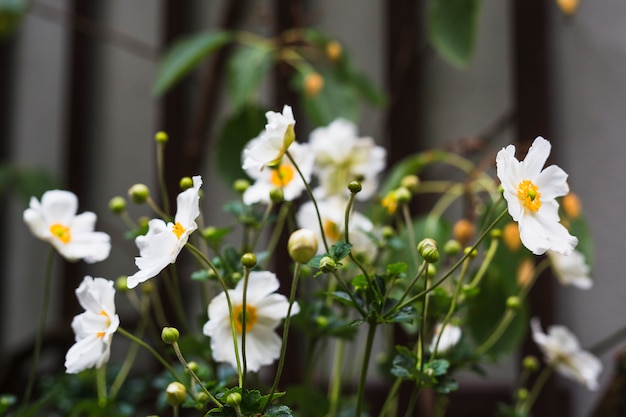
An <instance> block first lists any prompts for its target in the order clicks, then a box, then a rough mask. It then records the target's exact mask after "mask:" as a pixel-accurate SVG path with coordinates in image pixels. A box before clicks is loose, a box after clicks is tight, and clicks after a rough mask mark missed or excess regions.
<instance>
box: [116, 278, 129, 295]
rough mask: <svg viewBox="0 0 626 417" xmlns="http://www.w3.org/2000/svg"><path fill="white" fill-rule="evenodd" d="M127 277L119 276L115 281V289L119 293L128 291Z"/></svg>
mask: <svg viewBox="0 0 626 417" xmlns="http://www.w3.org/2000/svg"><path fill="white" fill-rule="evenodd" d="M127 281H128V277H127V276H121V277H118V278H117V279H116V280H115V289H116V290H117V291H119V292H124V291H128V283H127Z"/></svg>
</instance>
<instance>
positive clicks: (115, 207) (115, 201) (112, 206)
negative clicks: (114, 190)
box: [109, 196, 126, 214]
mask: <svg viewBox="0 0 626 417" xmlns="http://www.w3.org/2000/svg"><path fill="white" fill-rule="evenodd" d="M109 210H111V213H114V214H121V213H123V212H124V211H126V200H125V199H124V197H120V196H117V197H113V198H112V199H111V200H109Z"/></svg>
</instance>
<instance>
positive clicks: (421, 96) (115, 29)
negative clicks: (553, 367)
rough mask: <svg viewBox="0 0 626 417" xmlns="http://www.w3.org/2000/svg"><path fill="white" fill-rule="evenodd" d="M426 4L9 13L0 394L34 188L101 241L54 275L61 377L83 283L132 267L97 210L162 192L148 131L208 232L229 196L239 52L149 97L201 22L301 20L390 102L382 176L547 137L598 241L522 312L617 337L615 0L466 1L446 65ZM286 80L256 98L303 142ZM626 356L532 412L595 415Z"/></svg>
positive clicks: (456, 411)
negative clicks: (427, 159)
mask: <svg viewBox="0 0 626 417" xmlns="http://www.w3.org/2000/svg"><path fill="white" fill-rule="evenodd" d="M11 3H19V2H15V1H8V2H7V1H3V2H0V4H1V5H2V7H3V8H4V7H13V6H11ZM427 3H428V2H425V1H424V2H422V1H410V0H394V1H382V0H341V1H334V0H321V1H307V0H274V1H271V0H247V1H244V0H228V1H218V0H211V1H201V0H186V1H175V0H169V1H167V0H160V1H156V0H133V1H123V0H107V1H101V0H89V1H88V0H82V1H81V0H75V1H69V0H37V1H30V2H29V3H28V7H27V9H26V10H25V11H24V14H23V15H22V17H21V19H16V20H15V21H13V20H11V19H10V18H9V17H7V16H9V15H7V14H6V13H5V14H3V16H4V17H3V19H2V20H0V28H1V29H2V30H3V33H5V35H4V37H3V39H1V40H0V138H1V139H0V168H1V169H2V171H0V226H1V230H2V231H3V233H2V234H0V254H1V255H0V259H1V260H2V262H1V263H0V305H1V310H0V334H2V335H3V337H2V338H0V378H1V379H0V384H1V385H0V392H11V391H13V390H16V389H15V388H16V387H15V384H19V383H20V381H23V380H24V378H25V373H26V371H25V370H26V369H27V367H28V366H27V365H28V364H29V363H30V362H29V353H30V351H31V349H32V345H33V340H34V335H35V331H36V326H37V320H38V314H39V311H40V305H41V299H42V291H41V282H42V274H43V270H44V260H45V259H46V254H47V250H48V246H47V245H46V244H44V243H42V242H40V241H38V240H36V239H35V238H33V237H32V236H31V235H30V234H29V233H28V230H27V228H26V227H25V225H24V224H23V222H22V220H21V217H22V212H23V210H24V209H25V208H26V206H27V201H28V197H29V196H30V193H34V192H40V191H42V190H43V189H44V188H42V187H45V185H47V184H49V185H50V186H55V187H60V188H64V189H69V190H71V191H73V192H75V193H76V194H78V196H79V199H80V209H79V211H85V210H89V211H94V212H96V213H98V215H99V217H98V230H104V231H107V232H108V233H110V234H111V236H112V239H113V252H112V255H111V258H110V259H109V260H107V261H106V262H103V263H101V264H95V265H90V266H85V265H84V264H70V265H68V264H64V263H63V262H58V263H57V264H56V268H57V271H56V272H57V274H56V275H55V283H54V297H53V302H52V306H51V308H50V315H49V317H48V327H47V332H46V338H47V339H46V340H47V342H50V345H51V346H53V348H52V349H51V350H50V352H46V355H49V357H50V358H51V359H50V362H49V363H48V366H49V367H50V369H55V367H57V368H58V367H59V365H61V364H62V361H61V362H58V363H57V362H55V359H54V358H58V356H59V355H64V353H65V351H66V349H67V347H68V346H69V345H70V344H71V340H72V334H71V329H70V327H69V323H70V320H71V318H72V316H73V315H74V314H76V313H77V309H78V307H77V305H76V302H75V296H74V289H75V288H76V286H77V284H78V283H79V282H80V280H81V279H82V276H83V275H84V274H90V275H92V276H104V277H107V278H110V279H115V278H116V277H117V276H118V275H122V274H124V273H129V271H133V270H134V263H133V257H134V255H135V249H134V244H133V243H132V241H127V240H124V238H123V225H122V224H120V221H119V219H117V218H116V217H115V216H113V215H112V214H108V212H107V205H108V201H109V199H110V198H111V197H113V196H115V195H125V194H126V191H127V190H128V188H129V187H130V186H131V185H132V184H134V183H137V182H141V183H145V184H148V185H154V184H156V168H155V164H154V154H155V146H154V142H153V137H154V134H155V132H157V131H159V130H165V131H167V132H168V133H169V135H170V142H169V143H168V147H167V155H166V165H167V172H168V179H169V180H168V181H169V184H170V185H171V186H170V189H175V184H177V182H178V179H179V178H180V177H181V176H184V175H195V174H202V175H203V178H204V181H205V186H204V187H203V188H204V192H205V196H206V195H209V196H210V198H205V199H204V205H205V206H204V207H203V210H204V213H205V217H206V218H210V219H212V222H213V223H215V224H219V223H220V219H221V217H220V216H224V214H223V213H222V209H221V205H222V202H224V201H226V200H228V199H229V198H232V192H231V191H230V188H229V186H228V184H226V183H225V182H224V181H222V180H221V179H220V178H218V175H217V173H216V170H215V165H216V164H217V161H216V160H215V154H216V140H215V138H216V136H218V135H219V134H220V129H221V123H222V121H223V120H224V117H226V116H227V115H228V114H229V113H230V112H231V110H232V103H231V101H230V100H229V98H228V97H227V95H226V93H225V89H226V87H225V84H226V78H225V77H226V76H225V73H226V72H227V70H228V68H227V67H226V64H225V63H226V61H227V59H228V54H229V53H232V51H231V50H230V49H229V48H223V49H221V50H220V51H219V52H218V53H215V54H213V55H212V56H211V57H210V58H209V59H207V60H205V61H203V62H202V64H201V65H200V66H199V69H198V71H194V72H192V73H191V74H190V76H188V77H186V78H185V79H184V80H183V81H182V82H181V83H179V84H177V85H176V86H175V87H174V88H172V89H170V90H169V91H168V92H166V93H165V94H162V95H160V96H157V95H155V94H154V90H153V86H154V82H155V78H156V74H157V67H158V64H159V60H160V58H161V57H162V56H163V52H164V51H165V50H166V48H167V46H169V45H171V44H172V42H173V41H175V40H176V39H179V38H180V37H181V36H184V35H188V34H191V33H197V32H199V31H203V30H211V29H214V30H215V29H242V28H244V29H247V30H249V31H251V32H254V33H257V34H261V35H263V36H272V35H276V34H278V33H282V32H284V31H285V30H286V29H289V28H303V27H310V28H315V29H318V30H320V31H322V32H324V33H325V34H326V35H328V36H329V37H331V38H334V39H336V40H338V41H339V42H340V43H341V44H342V46H343V47H344V48H345V50H346V52H347V53H349V54H350V56H351V58H352V59H353V61H354V63H355V65H356V67H357V68H358V70H359V71H361V72H362V73H363V74H364V75H365V76H366V77H368V78H369V79H370V80H372V82H373V84H375V85H376V86H378V88H380V89H381V90H382V91H383V92H384V93H385V95H386V101H385V103H384V104H383V105H375V104H376V103H374V104H366V105H363V106H360V107H359V109H358V114H357V116H358V119H357V123H358V125H359V131H360V133H361V134H362V135H366V136H372V137H374V138H375V139H376V141H377V142H378V143H379V144H381V145H384V146H386V147H387V148H388V150H389V153H388V155H389V163H390V164H391V163H393V162H395V161H398V160H400V159H401V158H402V157H403V156H406V155H407V154H409V153H412V152H416V151H421V150H424V149H428V148H430V147H433V146H446V147H449V148H451V149H458V150H459V151H461V152H469V153H472V152H478V151H480V152H484V155H483V157H485V158H489V157H491V158H493V156H494V155H495V152H496V151H497V150H498V149H500V148H501V147H502V146H504V145H506V144H508V143H516V144H518V145H519V146H520V147H521V148H524V146H527V145H529V143H530V142H531V141H532V140H533V139H534V138H535V137H536V136H538V135H541V136H544V137H546V138H547V139H549V140H550V141H551V142H552V144H553V155H552V162H553V163H557V164H559V165H560V166H561V167H562V168H563V169H565V171H566V172H568V173H569V175H570V177H569V183H570V186H571V188H572V190H573V191H575V192H576V193H577V194H578V195H579V196H580V199H581V200H582V203H583V209H584V211H585V213H586V215H587V218H588V221H589V226H590V229H591V233H592V235H593V237H594V240H595V244H596V246H595V255H594V259H593V265H592V267H593V277H594V278H595V285H594V287H593V288H592V289H591V290H589V291H580V290H576V289H570V288H561V287H559V288H555V286H556V285H557V284H555V282H554V280H545V282H541V283H539V285H537V286H536V287H535V288H534V289H533V294H532V300H533V309H534V313H535V314H538V315H540V316H541V317H542V323H543V324H544V326H545V325H548V324H554V323H559V324H564V325H566V326H568V327H569V328H570V329H572V330H573V331H574V332H575V333H576V335H577V336H578V337H579V339H580V341H581V343H582V344H583V346H584V347H591V346H594V345H595V344H597V343H598V342H600V341H601V340H603V339H605V338H606V337H607V336H609V335H611V334H612V333H614V332H616V331H618V330H619V329H621V328H622V327H623V326H624V325H626V314H624V313H625V304H624V299H626V283H625V282H624V280H625V279H626V277H625V276H624V271H626V256H625V248H626V245H624V243H623V237H624V235H625V233H624V232H625V231H626V230H625V227H624V220H623V216H624V208H625V207H626V192H625V191H626V189H625V188H626V186H625V180H624V177H625V175H624V174H625V171H624V160H625V157H626V142H625V141H624V139H623V135H624V133H623V132H625V131H626V117H624V111H625V110H624V109H625V108H626V106H625V103H626V81H624V80H625V79H626V77H625V75H626V24H624V23H625V22H626V3H624V2H622V1H619V0H593V1H592V0H581V2H580V5H579V7H578V8H577V10H575V12H574V13H571V14H570V13H564V12H563V10H562V9H561V8H560V7H559V5H558V4H557V3H556V2H555V1H553V0H509V1H502V0H483V1H479V2H476V4H478V5H479V11H478V13H477V21H476V39H475V43H474V48H473V53H472V54H471V57H470V59H469V60H468V62H467V64H466V65H453V64H451V63H450V62H449V60H446V59H444V58H442V57H441V56H439V55H438V54H437V53H436V52H435V51H434V50H433V49H432V47H431V46H430V45H429V42H428V40H427V37H426V31H427V27H426V19H425V15H426V4H427ZM0 11H2V9H0ZM13 23H15V25H16V26H15V28H14V29H13V30H9V29H10V26H11V25H12V24H13ZM288 71H289V69H286V68H283V67H281V66H278V67H276V68H272V69H271V71H270V72H269V77H268V78H267V79H266V80H264V81H263V83H262V85H261V89H260V97H259V101H260V102H262V103H263V104H264V106H265V107H266V108H267V109H273V110H276V111H279V110H280V109H282V106H283V104H291V105H293V106H294V108H295V111H296V120H298V125H297V126H296V132H297V133H298V132H302V135H303V137H306V136H304V135H306V134H307V133H308V130H307V128H308V127H310V124H307V122H306V120H305V119H300V118H298V114H302V110H301V109H302V107H301V106H302V104H301V103H300V102H299V101H298V98H297V95H296V94H294V92H293V91H292V88H291V86H290V83H289V75H288ZM378 104H381V103H378ZM300 120H302V122H301V121H300ZM622 345H623V342H622V340H621V339H617V342H616V343H615V344H614V345H613V347H612V348H610V349H608V350H607V351H606V352H605V353H603V355H602V357H601V358H602V360H603V362H604V365H605V372H604V373H603V376H602V388H601V390H599V391H598V392H589V391H588V390H586V389H585V388H583V387H581V386H579V385H577V384H575V383H570V382H569V381H566V380H564V379H562V378H558V377H557V378H553V380H552V381H551V384H550V385H549V387H548V388H547V389H546V391H545V392H544V394H542V396H541V398H540V402H539V404H538V406H537V412H536V415H537V416H552V415H568V416H573V417H583V416H591V415H592V414H593V410H594V409H595V408H596V407H597V405H598V404H599V403H600V402H601V401H602V399H603V396H604V394H605V392H608V387H609V385H610V384H611V383H614V382H615V380H614V379H613V377H614V370H615V369H616V360H617V354H618V353H619V351H620V349H621V347H622ZM55 347H56V350H57V351H55ZM55 355H56V356H55ZM44 357H46V356H44ZM61 357H62V356H61ZM44 365H45V362H44ZM516 372H517V370H516V366H515V365H514V364H513V365H511V366H505V367H504V368H503V369H499V370H495V371H494V375H493V378H490V379H489V380H481V379H476V378H470V379H468V382H467V383H466V384H463V383H462V384H461V390H460V391H459V393H457V394H455V395H456V397H457V398H458V402H456V400H455V402H454V405H453V406H452V407H451V409H450V415H464V416H470V415H476V416H479V415H480V416H484V415H486V414H485V413H487V412H489V411H486V410H490V409H491V408H490V407H489V406H490V405H491V406H492V405H493V402H494V401H495V400H496V399H497V400H505V401H506V400H507V395H508V392H509V391H507V387H510V386H512V384H513V381H514V380H515V377H516ZM20 390H21V389H17V390H16V391H18V392H19V391H20ZM622 392H623V391H622ZM477 399H479V401H477ZM481 407H482V408H481ZM565 410H567V411H565ZM616 415H617V414H616Z"/></svg>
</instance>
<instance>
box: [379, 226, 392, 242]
mask: <svg viewBox="0 0 626 417" xmlns="http://www.w3.org/2000/svg"><path fill="white" fill-rule="evenodd" d="M381 233H382V235H383V238H385V239H391V238H392V237H394V236H395V235H396V231H395V230H394V228H393V227H391V226H383V228H382V230H381Z"/></svg>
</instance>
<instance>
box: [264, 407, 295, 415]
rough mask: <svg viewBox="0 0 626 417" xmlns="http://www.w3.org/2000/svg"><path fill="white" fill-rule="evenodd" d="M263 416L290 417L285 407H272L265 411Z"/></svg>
mask: <svg viewBox="0 0 626 417" xmlns="http://www.w3.org/2000/svg"><path fill="white" fill-rule="evenodd" d="M265 415H267V416H270V417H291V416H292V415H293V414H291V409H290V408H289V407H287V406H286V405H273V406H271V407H269V408H268V409H267V411H266V412H265Z"/></svg>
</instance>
